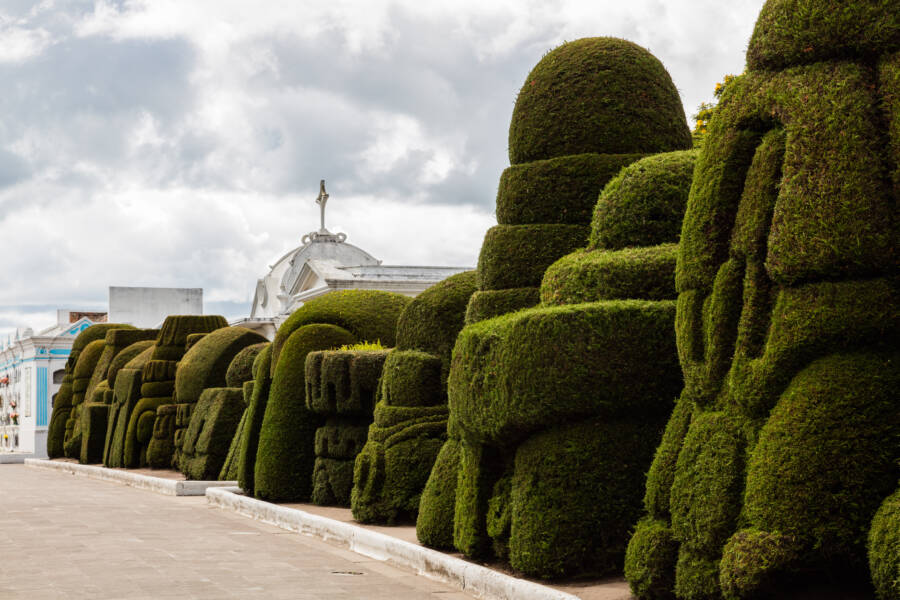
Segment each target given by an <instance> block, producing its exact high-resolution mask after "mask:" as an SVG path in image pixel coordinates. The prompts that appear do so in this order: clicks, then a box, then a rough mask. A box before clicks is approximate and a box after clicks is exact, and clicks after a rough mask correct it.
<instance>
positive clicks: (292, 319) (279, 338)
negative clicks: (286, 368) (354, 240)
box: [271, 290, 412, 374]
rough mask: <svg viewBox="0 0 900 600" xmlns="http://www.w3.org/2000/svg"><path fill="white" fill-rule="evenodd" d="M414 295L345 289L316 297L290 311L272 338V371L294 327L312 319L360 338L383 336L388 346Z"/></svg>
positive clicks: (380, 338)
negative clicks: (341, 328)
mask: <svg viewBox="0 0 900 600" xmlns="http://www.w3.org/2000/svg"><path fill="white" fill-rule="evenodd" d="M411 300H412V299H411V298H409V297H407V296H403V295H401V294H394V293H392V292H380V291H374V290H372V291H370V290H344V291H340V292H331V293H328V294H325V295H324V296H319V297H318V298H314V299H312V300H310V301H309V302H307V303H306V304H304V305H303V306H301V307H300V308H298V309H297V310H295V311H294V312H293V313H291V316H289V317H288V318H287V320H285V322H284V323H282V324H281V327H279V328H278V332H277V333H276V334H275V341H274V342H272V365H271V372H272V374H274V373H275V368H276V367H277V366H278V358H279V355H280V354H281V348H282V347H283V346H284V344H285V342H287V340H288V338H289V337H290V336H291V334H292V333H294V331H296V330H297V329H299V328H300V327H302V326H304V325H308V324H312V323H328V324H331V325H338V326H340V327H343V328H344V329H346V330H348V331H350V332H351V333H353V334H354V335H355V336H356V337H357V339H358V340H360V341H368V342H374V341H376V340H380V341H381V343H382V345H383V346H385V347H386V348H389V347H391V346H393V345H394V340H395V339H396V331H395V330H396V327H397V318H398V317H399V316H400V313H401V312H402V311H403V309H404V308H406V305H407V304H409V303H410V301H411Z"/></svg>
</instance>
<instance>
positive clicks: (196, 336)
mask: <svg viewBox="0 0 900 600" xmlns="http://www.w3.org/2000/svg"><path fill="white" fill-rule="evenodd" d="M204 337H206V334H205V333H189V334H188V336H187V338H185V341H184V351H185V352H187V351H188V350H190V349H191V348H193V347H194V344H196V343H197V342H199V341H200V340H202V339H203V338H204Z"/></svg>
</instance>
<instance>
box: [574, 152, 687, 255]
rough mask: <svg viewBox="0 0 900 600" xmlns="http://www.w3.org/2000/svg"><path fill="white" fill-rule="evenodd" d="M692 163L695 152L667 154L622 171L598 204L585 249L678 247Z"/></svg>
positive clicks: (637, 163)
mask: <svg viewBox="0 0 900 600" xmlns="http://www.w3.org/2000/svg"><path fill="white" fill-rule="evenodd" d="M696 158H697V151H696V150H684V151H680V152H666V153H663V154H656V155H653V156H649V157H647V158H642V159H641V160H638V161H636V162H633V163H631V164H630V165H628V166H627V167H625V168H624V169H622V170H621V171H620V172H619V174H618V175H616V176H615V177H614V178H613V179H612V180H611V181H610V182H609V183H607V184H606V187H604V188H603V192H602V193H601V194H600V198H599V200H597V202H596V206H595V207H594V212H593V220H592V222H591V235H590V244H589V247H590V248H591V249H597V248H606V249H610V250H619V249H621V248H626V247H629V246H655V245H657V244H667V243H677V242H678V238H679V235H680V234H681V220H682V218H683V217H684V208H685V206H686V205H687V199H688V193H689V192H690V190H691V179H692V177H693V173H694V163H695V161H696Z"/></svg>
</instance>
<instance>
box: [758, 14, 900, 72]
mask: <svg viewBox="0 0 900 600" xmlns="http://www.w3.org/2000/svg"><path fill="white" fill-rule="evenodd" d="M897 49H900V7H898V6H897V3H896V2H892V1H891V0H871V1H867V2H845V3H842V4H841V5H840V6H839V7H836V6H835V5H834V4H833V3H831V2H827V1H825V0H769V1H768V2H766V4H765V5H764V6H763V8H762V11H761V12H760V13H759V18H758V19H757V21H756V27H755V28H754V30H753V36H752V37H751V38H750V45H749V47H748V48H747V66H748V67H749V68H750V69H753V70H766V69H782V68H784V67H788V66H791V65H798V64H807V63H813V62H819V61H823V60H846V59H856V60H865V59H868V58H869V57H871V56H872V55H877V54H882V53H885V52H891V51H893V50H897Z"/></svg>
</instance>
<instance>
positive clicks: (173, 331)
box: [154, 315, 228, 360]
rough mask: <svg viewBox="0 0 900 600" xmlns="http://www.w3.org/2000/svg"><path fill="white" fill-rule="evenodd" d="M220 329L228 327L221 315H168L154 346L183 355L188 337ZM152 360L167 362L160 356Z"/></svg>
mask: <svg viewBox="0 0 900 600" xmlns="http://www.w3.org/2000/svg"><path fill="white" fill-rule="evenodd" d="M222 327H228V321H226V320H225V317H223V316H221V315H169V316H168V317H166V319H165V321H163V324H162V328H161V329H160V331H159V338H157V340H156V346H157V348H158V349H161V348H178V349H180V351H181V353H182V354H184V352H185V346H186V344H187V339H188V336H189V335H191V334H194V333H209V332H211V331H215V330H216V329H220V328H222ZM195 339H196V338H195ZM154 358H159V359H161V360H167V359H165V358H163V357H162V356H154ZM168 360H177V359H168Z"/></svg>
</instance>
